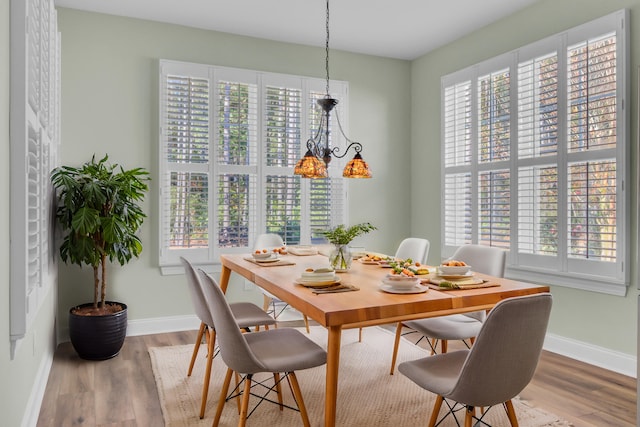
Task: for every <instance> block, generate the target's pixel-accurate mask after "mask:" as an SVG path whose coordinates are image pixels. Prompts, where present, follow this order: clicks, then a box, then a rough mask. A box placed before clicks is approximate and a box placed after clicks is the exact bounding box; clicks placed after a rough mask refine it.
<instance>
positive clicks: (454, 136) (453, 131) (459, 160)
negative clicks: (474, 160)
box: [443, 81, 471, 167]
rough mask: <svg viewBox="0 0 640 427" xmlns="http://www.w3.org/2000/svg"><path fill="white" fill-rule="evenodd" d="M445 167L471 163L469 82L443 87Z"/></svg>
mask: <svg viewBox="0 0 640 427" xmlns="http://www.w3.org/2000/svg"><path fill="white" fill-rule="evenodd" d="M443 97H444V114H443V120H444V125H443V140H444V165H445V167H450V166H458V165H470V164H471V82H470V81H464V82H462V83H458V84H454V85H452V86H450V87H446V88H445V89H444V94H443Z"/></svg>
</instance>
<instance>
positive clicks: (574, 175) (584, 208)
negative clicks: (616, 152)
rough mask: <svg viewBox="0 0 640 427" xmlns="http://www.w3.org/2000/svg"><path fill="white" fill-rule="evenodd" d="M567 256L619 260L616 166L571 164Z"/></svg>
mask: <svg viewBox="0 0 640 427" xmlns="http://www.w3.org/2000/svg"><path fill="white" fill-rule="evenodd" d="M568 192H569V197H568V207H567V212H568V218H567V220H568V223H569V224H568V225H569V226H568V230H567V231H568V236H567V240H568V242H569V244H568V252H569V256H570V257H573V258H583V259H591V260H600V261H608V262H612V261H615V260H616V251H617V250H616V211H617V209H616V203H617V201H616V162H615V161H614V160H611V161H600V162H583V163H572V164H569V172H568Z"/></svg>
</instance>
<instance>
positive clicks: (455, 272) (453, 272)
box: [438, 265, 471, 276]
mask: <svg viewBox="0 0 640 427" xmlns="http://www.w3.org/2000/svg"><path fill="white" fill-rule="evenodd" d="M438 271H439V272H441V273H442V274H447V275H449V276H461V275H463V274H467V273H469V272H470V271H471V266H470V265H459V266H458V265H457V266H449V265H440V266H438Z"/></svg>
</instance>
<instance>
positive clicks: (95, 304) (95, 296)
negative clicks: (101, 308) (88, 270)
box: [93, 265, 100, 308]
mask: <svg viewBox="0 0 640 427" xmlns="http://www.w3.org/2000/svg"><path fill="white" fill-rule="evenodd" d="M99 286H100V277H98V266H97V265H94V266H93V307H94V308H98V287H99Z"/></svg>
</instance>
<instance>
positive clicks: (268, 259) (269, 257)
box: [244, 246, 295, 267]
mask: <svg viewBox="0 0 640 427" xmlns="http://www.w3.org/2000/svg"><path fill="white" fill-rule="evenodd" d="M286 254H287V249H286V248H285V247H284V246H283V247H279V248H271V249H256V250H255V251H254V252H253V253H252V254H251V256H246V257H244V259H245V261H249V262H252V263H254V264H257V265H261V266H263V267H270V266H276V265H278V266H280V265H295V262H292V261H289V260H286V259H283V258H281V257H280V256H281V255H286Z"/></svg>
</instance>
